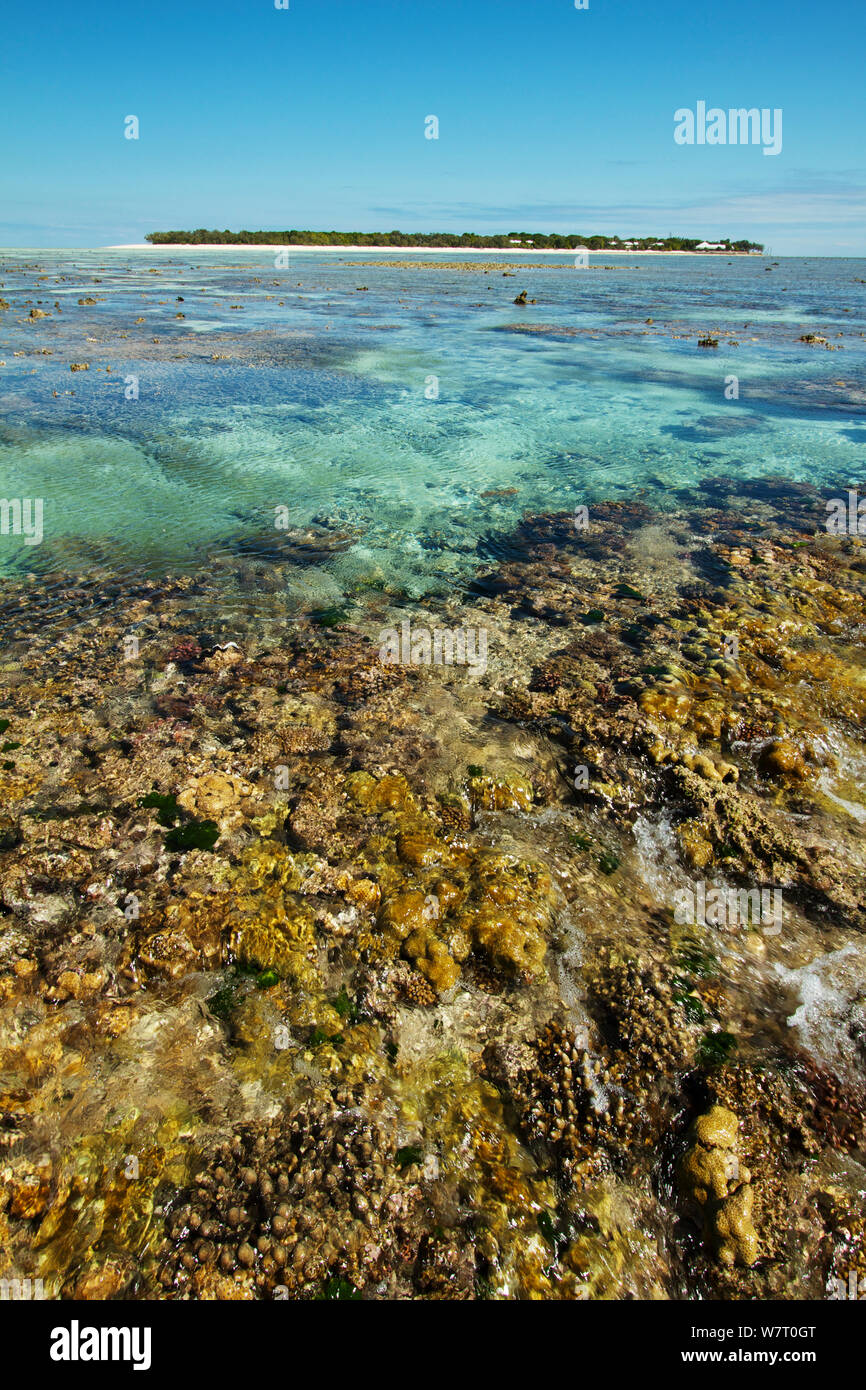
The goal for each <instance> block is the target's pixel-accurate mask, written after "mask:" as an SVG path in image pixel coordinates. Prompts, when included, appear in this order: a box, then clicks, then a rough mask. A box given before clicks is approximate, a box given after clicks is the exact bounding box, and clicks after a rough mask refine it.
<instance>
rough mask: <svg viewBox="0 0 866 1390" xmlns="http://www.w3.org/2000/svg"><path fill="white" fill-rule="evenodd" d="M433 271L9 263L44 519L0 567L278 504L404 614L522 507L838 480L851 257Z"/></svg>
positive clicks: (24, 449) (200, 551) (858, 337)
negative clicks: (739, 484)
mask: <svg viewBox="0 0 866 1390" xmlns="http://www.w3.org/2000/svg"><path fill="white" fill-rule="evenodd" d="M378 259H379V261H390V260H391V259H392V257H391V256H384V255H383V256H380V257H379V258H378ZM441 259H442V257H441V256H440V257H436V256H435V255H430V256H427V255H423V256H418V257H413V258H412V263H411V268H409V269H394V268H387V267H386V266H384V265H380V264H377V263H376V261H375V258H373V257H371V256H370V255H369V254H366V253H344V252H339V253H321V252H320V253H307V252H292V253H291V257H290V263H289V266H288V268H287V269H281V270H279V271H277V270H275V269H274V253H272V252H262V251H253V250H243V249H241V250H238V252H237V254H235V253H234V252H232V253H231V254H230V255H227V254H226V253H225V252H214V251H211V252H207V251H195V252H178V253H172V254H167V253H165V252H140V253H135V252H132V253H129V252H105V251H102V252H78V253H67V252H64V253H55V254H53V255H52V253H45V252H40V253H38V255H36V254H35V253H30V254H29V255H28V254H27V253H22V254H21V255H20V256H18V255H16V254H15V253H8V252H7V253H6V254H5V255H4V256H3V257H2V261H0V294H2V296H3V297H4V298H5V299H6V300H7V301H8V302H9V303H10V305H11V308H10V309H9V310H7V311H6V312H5V313H3V314H2V316H0V360H2V361H3V362H4V363H5V365H4V366H3V367H2V368H0V372H2V377H0V412H2V417H3V422H4V423H3V431H2V436H0V481H2V489H0V491H2V494H3V495H4V496H11V497H41V498H43V499H44V508H45V521H44V527H45V541H44V543H43V547H42V548H41V549H40V550H39V552H38V553H36V547H33V548H32V549H24V548H22V546H21V545H20V544H19V545H17V546H16V545H13V544H12V542H11V540H10V539H9V538H4V540H3V543H2V546H0V564H2V565H5V566H7V567H8V566H20V565H21V564H24V565H28V566H37V567H39V566H42V567H45V566H50V565H51V564H52V563H53V562H54V557H55V556H57V555H62V557H63V560H64V563H67V562H68V561H69V560H70V559H71V560H72V562H73V563H75V564H78V565H81V566H84V567H86V565H87V564H88V561H89V560H91V559H92V558H93V557H94V556H103V557H105V558H110V560H111V563H112V564H113V566H114V567H115V568H118V569H123V568H124V567H125V566H127V565H128V566H129V567H130V568H131V569H136V568H137V567H139V566H144V567H145V569H147V570H148V572H150V573H158V572H159V571H160V569H161V568H162V567H172V568H175V567H177V566H178V565H183V564H188V565H192V566H195V565H198V564H201V563H202V561H205V562H206V561H207V559H208V558H209V557H213V556H214V555H216V556H219V555H221V554H225V553H226V552H227V550H230V549H231V547H232V545H233V544H235V543H240V544H241V545H243V542H244V539H245V538H248V537H249V536H250V535H251V534H258V533H265V534H266V533H268V532H269V531H271V530H272V529H273V524H274V518H275V509H276V508H278V507H285V508H287V509H288V515H289V517H290V522H291V525H292V526H305V525H308V524H309V523H311V522H314V521H318V522H324V523H326V524H328V525H330V526H334V525H338V526H342V527H345V526H349V527H352V528H353V529H354V530H355V531H356V532H357V535H356V538H355V541H354V544H353V546H352V548H351V549H350V551H349V553H348V555H347V556H346V557H344V558H343V560H342V561H341V563H340V564H339V565H338V566H336V573H337V576H338V579H339V578H346V577H351V578H357V577H364V576H367V577H371V578H374V579H380V578H382V577H383V576H384V579H385V580H386V581H387V582H388V583H389V584H394V585H397V586H401V587H406V588H407V589H408V591H409V592H414V593H420V592H423V591H424V590H425V589H427V588H429V587H431V586H432V587H434V588H435V587H438V588H440V589H441V588H445V587H450V586H452V585H453V584H455V583H458V584H459V583H460V582H462V580H463V578H464V577H465V575H466V574H467V572H468V570H469V569H471V567H472V565H473V563H474V559H475V552H476V548H477V546H478V544H479V541H480V540H483V538H484V537H486V536H488V535H489V534H490V533H496V532H501V531H504V530H507V529H508V528H509V527H510V526H511V525H512V524H513V523H514V521H515V520H516V519H518V518H519V517H520V516H521V515H522V514H523V512H524V511H525V510H527V509H535V510H564V509H573V508H574V507H575V506H577V505H580V504H581V503H589V502H592V501H594V500H599V499H600V498H624V499H631V500H634V499H637V498H645V499H646V500H648V501H650V502H652V503H653V505H661V506H666V505H671V502H672V500H673V496H674V494H675V493H676V491H677V490H678V489H682V488H689V489H697V491H698V494H700V488H701V484H702V482H703V481H704V480H705V479H707V478H711V477H714V476H724V477H726V478H728V479H731V480H737V479H755V478H761V477H766V476H769V475H773V474H781V475H784V476H786V477H789V478H794V479H801V480H808V481H809V482H812V483H815V484H817V485H818V486H819V487H823V486H826V487H828V488H829V489H831V490H833V491H835V492H838V489H839V488H840V487H842V486H844V485H845V484H846V483H848V482H849V481H850V480H851V479H853V478H856V476H858V475H859V471H860V466H861V462H862V457H863V455H862V444H863V442H864V440H866V426H864V423H863V417H864V410H866V336H864V335H866V284H864V283H861V281H863V280H866V262H864V261H855V260H827V261H823V260H799V259H787V260H783V261H780V262H770V261H768V260H767V259H766V258H764V257H741V258H735V259H733V260H732V261H726V260H723V259H716V258H701V259H695V258H688V257H670V258H666V259H664V260H658V261H654V260H650V259H648V258H646V257H637V258H635V259H634V260H633V261H629V260H628V259H627V258H625V257H619V258H616V257H615V258H609V259H608V261H605V259H604V257H603V256H602V255H600V254H599V255H597V256H595V255H594V256H592V257H591V258H590V268H589V269H587V270H576V269H575V268H574V267H573V265H572V263H571V261H570V259H569V258H568V257H562V256H547V257H544V256H535V255H533V256H529V257H527V258H525V259H526V260H527V261H528V263H529V265H530V266H532V267H536V266H538V265H541V266H543V268H541V269H537V268H532V269H529V268H527V269H525V270H523V269H521V270H516V271H509V272H508V273H509V274H511V275H513V276H514V278H508V279H506V278H503V271H502V270H501V269H498V268H493V269H491V270H489V271H482V270H480V269H479V266H478V261H479V258H478V257H472V256H463V257H462V258H457V261H458V264H461V263H462V265H463V266H464V267H468V268H464V269H459V270H457V269H455V270H436V269H430V268H427V267H426V265H425V263H426V262H430V261H433V262H436V261H437V260H441ZM454 259H455V258H454V257H453V256H451V257H449V260H450V261H452V262H453V261H454ZM611 260H613V261H615V262H616V264H613V265H611V266H610V268H605V267H606V266H608V265H610V262H611ZM353 261H354V262H356V263H359V264H355V265H353V264H352V262H353ZM371 261H373V262H374V263H373V264H369V262H371ZM514 261H515V258H513V257H512V258H511V259H510V261H509V260H508V259H506V261H505V263H506V264H514ZM365 262H366V263H365ZM517 263H518V264H519V263H520V262H519V261H518V262H517ZM483 264H484V265H489V264H491V262H489V261H488V259H487V258H486V257H485V258H483ZM360 286H366V287H367V288H366V289H365V290H360V289H359V288H358V287H360ZM522 289H528V291H529V295H530V298H534V299H536V300H537V303H536V304H534V305H532V304H530V305H527V306H526V307H523V308H518V307H517V306H515V305H514V304H512V300H513V299H514V298H515V296H516V294H517V292H518V291H519V290H522ZM178 296H181V297H182V301H183V302H182V303H181V302H179V299H178ZM85 297H95V298H96V299H97V301H98V302H97V304H96V305H93V306H87V305H79V304H78V300H79V299H81V298H85ZM55 306H59V310H58V308H56V307H55ZM33 307H36V308H41V309H42V311H43V312H46V313H48V314H49V315H50V317H48V318H45V319H39V320H37V321H35V322H30V321H28V317H27V316H28V314H29V312H30V309H31V308H33ZM181 313H182V314H184V315H185V316H186V317H185V318H183V319H180V318H178V317H176V315H178V314H181ZM138 319H141V320H142V322H140V323H138V322H136V320H138ZM649 320H651V322H648V321H649ZM527 329H530V330H532V331H526V330H527ZM807 333H819V334H822V335H824V336H825V337H826V339H827V340H828V342H829V343H830V344H831V345H832V346H834V347H836V348H838V349H839V350H838V351H834V352H829V351H827V350H826V349H825V348H824V347H822V346H820V345H817V346H810V345H806V344H803V343H801V342H799V341H798V339H799V338H800V336H801V335H804V334H807ZM705 334H709V335H711V336H712V337H717V338H718V340H719V346H718V348H717V349H702V348H700V347H698V345H697V341H698V338H699V337H700V336H701V335H705ZM154 339H158V341H154ZM734 342H736V346H734V345H733V343H734ZM43 349H48V351H49V352H50V353H51V354H52V355H51V356H43V355H41V354H42V350H43ZM16 353H17V354H21V355H18V356H16V355H15V354H16ZM214 357H216V358H217V360H212V359H213V358H214ZM73 362H87V363H89V370H88V371H86V372H85V371H79V372H74V373H71V372H70V370H69V368H70V364H71V363H73ZM108 368H110V372H109V371H107V370H106V369H108ZM732 375H734V376H736V377H737V378H738V390H739V398H738V399H736V400H733V399H732V400H727V399H726V398H725V389H726V380H727V379H728V378H730V377H731V376H732ZM133 378H134V379H135V380H134V382H133ZM728 389H729V390H730V389H731V388H730V384H729V385H728ZM133 390H135V391H136V392H137V398H136V399H127V396H128V395H129V394H130V392H131V391H133ZM55 393H56V394H55Z"/></svg>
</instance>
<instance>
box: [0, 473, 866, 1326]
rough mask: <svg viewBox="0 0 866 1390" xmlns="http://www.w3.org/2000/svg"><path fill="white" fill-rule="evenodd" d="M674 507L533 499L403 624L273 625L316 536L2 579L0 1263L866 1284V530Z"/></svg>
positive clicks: (161, 1281) (369, 589) (193, 1271)
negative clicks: (537, 508)
mask: <svg viewBox="0 0 866 1390" xmlns="http://www.w3.org/2000/svg"><path fill="white" fill-rule="evenodd" d="M674 502H675V505H673V506H672V507H670V508H669V509H668V510H666V511H665V512H663V513H662V512H657V511H653V510H651V509H650V507H649V506H647V505H644V504H643V503H642V502H635V501H630V502H623V501H614V502H609V503H602V502H599V503H597V504H595V505H593V506H592V507H591V508H589V509H588V511H587V515H586V516H585V517H581V518H580V519H579V522H578V520H577V519H576V516H575V515H573V514H572V513H562V512H553V513H542V512H536V513H529V514H527V515H526V516H524V518H523V519H522V521H520V522H519V523H518V524H517V525H516V526H515V527H514V528H512V529H511V530H510V531H509V532H508V533H507V534H503V535H500V536H497V537H489V538H488V539H487V542H486V551H487V554H486V557H485V556H484V554H483V553H482V555H481V557H480V559H479V562H478V563H477V566H476V569H475V572H474V574H473V575H472V576H471V580H470V582H468V583H467V584H466V585H465V586H464V587H463V588H461V589H460V590H457V589H454V591H453V592H451V593H450V594H447V595H444V596H429V595H428V597H427V598H426V600H425V601H424V603H423V605H422V604H421V603H420V602H419V601H418V600H417V599H415V600H413V599H410V598H409V597H407V596H406V595H405V594H401V593H399V592H394V591H389V590H388V589H387V587H385V586H380V587H376V586H375V585H371V584H369V583H366V584H360V583H359V584H358V586H357V587H356V588H355V589H354V590H353V591H351V592H349V591H348V590H347V591H346V592H345V593H344V595H343V598H342V599H341V600H340V601H339V602H335V603H334V604H333V605H332V606H330V607H325V608H323V607H319V608H315V607H307V608H306V609H302V610H301V611H299V610H298V606H297V602H296V601H293V602H292V603H289V602H288V601H287V598H286V594H287V593H290V592H291V593H297V585H296V584H294V583H293V577H295V578H296V577H297V575H298V574H301V573H303V571H304V569H305V567H306V566H309V565H311V564H313V563H314V564H316V565H321V564H327V562H328V558H329V556H333V555H334V554H339V553H342V552H343V551H344V550H345V547H346V545H347V544H348V539H347V537H346V536H345V535H340V534H338V533H335V532H334V531H330V532H329V531H326V530H322V531H320V532H315V531H313V530H309V531H307V532H304V533H303V534H297V535H293V536H290V537H288V538H287V539H286V541H285V545H284V546H283V548H282V549H280V548H279V547H277V548H276V549H275V547H276V542H274V541H269V542H268V545H267V546H265V545H264V543H263V544H262V547H261V549H260V553H259V554H256V553H255V551H254V549H253V548H251V547H249V546H247V547H246V548H245V551H246V553H245V554H243V555H237V556H235V557H234V558H232V557H225V556H223V557H222V558H221V563H220V565H219V566H218V567H212V568H210V569H208V568H206V567H205V566H202V567H200V569H198V570H195V569H193V570H192V571H189V570H188V571H187V572H184V573H178V574H176V575H175V576H173V577H172V576H169V577H160V578H154V577H153V576H152V575H148V574H146V573H142V574H141V575H140V576H139V577H138V578H137V579H135V578H133V577H131V575H130V573H129V572H126V573H124V575H123V578H122V581H121V580H119V579H117V577H116V576H113V575H112V572H111V571H110V570H109V569H107V568H104V567H103V568H102V569H93V570H91V571H90V572H89V573H87V574H83V573H82V572H81V571H80V570H77V571H73V570H72V569H69V570H67V569H64V568H63V566H62V564H61V563H60V562H59V561H57V560H53V563H54V564H55V565H56V567H55V568H53V569H51V568H49V567H47V566H46V564H45V563H43V564H42V565H41V567H40V569H39V570H38V571H33V572H32V573H31V574H30V575H27V576H23V577H21V576H18V577H16V576H13V577H10V578H9V579H7V580H6V581H4V583H3V586H2V589H0V619H2V629H3V646H2V651H0V730H2V762H0V798H2V804H3V811H2V816H0V1143H2V1153H0V1170H2V1175H3V1184H2V1189H0V1193H2V1195H0V1251H2V1253H0V1277H4V1278H7V1277H19V1278H20V1277H31V1278H41V1279H42V1280H43V1282H44V1286H45V1290H46V1293H47V1294H48V1295H49V1296H58V1295H59V1296H61V1297H76V1298H90V1299H104V1298H120V1299H131V1298H135V1299H256V1298H273V1297H288V1298H293V1299H295V1298H300V1299H309V1298H334V1299H341V1298H365V1299H383V1298H396V1299H473V1298H490V1299H630V1298H642V1299H680V1298H698V1297H703V1298H712V1297H715V1298H732V1299H756V1298H760V1299H766V1298H782V1299H811V1298H823V1297H826V1296H827V1294H828V1291H829V1290H832V1288H834V1287H835V1284H834V1282H833V1281H835V1280H837V1279H842V1280H847V1279H848V1278H849V1275H850V1272H851V1271H852V1270H854V1271H856V1272H857V1274H858V1275H859V1276H861V1277H862V1276H866V1223H864V1217H863V1210H864V1208H863V1195H864V1191H866V1129H864V1080H866V1012H864V996H863V978H864V965H866V946H864V942H863V930H864V925H866V915H864V906H863V904H864V888H866V847H864V841H863V834H862V830H863V822H864V819H866V798H864V794H863V773H864V769H866V661H864V643H863V611H864V592H866V549H864V546H863V542H862V540H861V539H860V537H859V535H857V534H854V535H844V534H843V535H832V534H828V532H827V530H826V527H825V526H824V516H825V508H824V501H823V497H822V496H821V494H819V492H818V491H817V490H816V489H814V488H812V487H811V486H809V485H808V484H805V483H788V482H784V481H781V480H780V481H778V482H771V483H770V484H766V483H764V484H761V485H760V486H758V485H757V484H756V485H754V486H751V487H750V485H749V484H748V483H741V484H738V485H737V487H736V488H735V486H734V484H732V483H724V482H722V481H719V480H715V481H714V482H710V483H708V484H705V485H704V487H703V489H702V493H701V498H700V500H698V499H697V497H696V496H695V495H691V494H689V493H688V491H687V490H686V489H683V490H682V491H681V493H680V494H679V495H678V496H677V497H676V498H675V499H674ZM482 549H483V548H482ZM406 622H408V623H409V624H410V629H411V628H414V630H415V633H416V637H417V635H418V633H419V631H421V632H422V633H423V632H425V631H433V630H435V631H446V632H450V633H452V634H454V633H469V632H472V633H476V634H477V633H480V632H482V631H483V632H484V633H485V648H484V650H485V661H484V663H483V668H479V667H476V669H475V670H474V671H471V670H470V668H469V666H468V665H465V664H464V665H461V664H458V663H454V664H447V663H446V662H443V663H441V664H435V663H434V662H433V661H431V660H430V659H429V657H428V658H427V659H426V660H425V659H424V657H423V652H424V646H423V643H422V644H421V645H420V646H419V647H417V648H414V649H413V648H410V658H409V660H408V661H406V662H403V661H390V662H389V661H385V660H383V658H382V638H381V634H382V633H383V632H384V631H400V630H401V628H402V624H403V623H406ZM412 650H415V651H416V653H421V655H419V656H418V659H417V660H415V661H413V660H412V657H411V652H412ZM762 892H766V893H772V894H777V895H778V897H774V898H773V900H772V901H773V908H774V910H773V913H772V914H771V915H770V916H767V915H766V914H765V913H764V912H763V910H762V909H763V899H761V897H760V894H761V893H762ZM756 893H757V894H758V897H757V898H755V896H754V895H755V894H756ZM698 902H700V904H701V908H700V910H697V904H698ZM710 903H712V910H711V909H710V907H709V906H708V905H709V904H710ZM689 905H691V908H690V907H689ZM732 907H733V910H731V909H732Z"/></svg>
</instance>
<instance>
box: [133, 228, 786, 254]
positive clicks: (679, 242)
mask: <svg viewBox="0 0 866 1390" xmlns="http://www.w3.org/2000/svg"><path fill="white" fill-rule="evenodd" d="M146 240H147V241H149V242H151V244H152V245H154V246H173V245H180V244H183V245H191V246H428V247H431V248H436V247H443V246H457V247H460V248H461V249H464V248H465V249H467V250H472V249H474V248H476V247H477V248H478V249H479V250H492V249H495V250H510V249H512V248H513V247H515V246H523V247H526V248H527V249H529V248H531V249H532V250H534V251H568V250H577V249H578V248H583V247H585V248H586V249H587V250H588V251H698V250H714V251H722V252H730V253H735V252H737V253H743V252H747V251H763V249H764V247H763V244H762V243H761V242H758V241H745V240H741V241H731V239H730V238H729V237H722V238H720V239H719V240H718V241H715V242H708V241H705V240H704V239H703V238H701V237H682V236H668V237H654V236H649V237H628V238H621V237H618V236H579V235H578V234H577V233H571V234H569V235H568V236H561V235H559V234H558V233H556V232H551V233H546V232H508V233H505V234H502V235H499V234H496V235H493V236H485V235H483V234H481V235H479V234H478V233H477V232H462V233H459V232H304V231H297V230H295V229H292V231H289V232H249V231H241V232H230V231H228V230H226V231H223V232H219V231H207V230H206V229H205V228H204V227H199V228H197V230H196V231H194V232H148V234H147V237H146Z"/></svg>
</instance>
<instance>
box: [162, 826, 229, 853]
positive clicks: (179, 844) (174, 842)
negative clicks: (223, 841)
mask: <svg viewBox="0 0 866 1390" xmlns="http://www.w3.org/2000/svg"><path fill="white" fill-rule="evenodd" d="M219 836H220V829H219V826H218V825H217V823H216V821H212V820H201V821H196V820H192V821H187V822H186V824H184V825H178V826H175V828H174V830H170V831H169V832H168V834H167V835H166V837H165V847H166V849H172V850H179V851H181V852H185V851H187V850H192V849H203V850H212V849H213V847H214V845H215V844H216V842H217V840H218V839H219Z"/></svg>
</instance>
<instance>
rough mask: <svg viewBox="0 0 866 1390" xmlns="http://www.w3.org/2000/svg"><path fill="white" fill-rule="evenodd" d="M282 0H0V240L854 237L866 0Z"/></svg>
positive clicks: (845, 248) (853, 242) (794, 243)
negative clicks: (725, 128)
mask: <svg viewBox="0 0 866 1390" xmlns="http://www.w3.org/2000/svg"><path fill="white" fill-rule="evenodd" d="M289 3H290V8H289V9H288V10H277V9H276V8H275V5H274V0H173V3H167V0H146V2H145V0H122V3H121V2H118V3H113V4H112V3H109V2H108V0H102V3H98V4H97V3H87V0H77V3H75V4H71V3H61V2H60V0H43V3H41V4H39V5H38V7H34V5H33V4H32V0H30V2H29V3H24V0H6V4H5V6H4V20H3V32H2V44H0V90H2V93H3V117H2V124H0V244H2V245H5V246H99V245H106V244H111V243H125V242H138V241H141V240H142V239H143V237H144V234H145V233H146V232H148V231H152V230H157V229H167V228H187V227H196V226H206V227H231V228H240V227H248V228H289V227H310V228H331V227H336V228H340V229H346V230H349V229H354V230H361V231H373V230H389V229H391V228H400V229H402V230H407V231H412V230H419V231H429V230H455V231H521V230H543V231H561V232H568V231H578V232H583V233H586V234H589V233H592V232H596V231H599V232H608V233H614V232H616V233H619V234H620V235H622V236H628V235H632V234H647V235H648V234H650V233H658V234H659V235H668V234H671V233H682V234H684V235H694V234H702V235H707V236H711V237H714V236H722V235H729V236H731V237H735V238H736V237H743V236H745V237H749V238H752V239H754V240H758V241H763V242H765V243H767V244H768V245H769V246H770V247H772V249H773V251H774V252H776V253H777V254H798V253H816V254H827V255H864V254H866V154H864V141H863V130H864V115H866V95H864V92H866V83H864V81H863V52H864V40H866V4H864V0H837V3H836V4H835V5H833V6H832V7H831V6H829V5H827V6H823V7H822V6H818V5H815V4H814V3H813V2H812V0H809V2H808V3H807V0H725V3H724V4H717V3H716V4H714V3H700V0H692V3H684V2H683V0H655V3H653V0H589V7H588V9H586V10H576V9H575V6H574V0H289ZM698 101H706V103H707V105H708V106H719V107H721V108H723V109H727V108H729V107H740V106H746V107H752V106H756V107H761V108H763V107H768V108H781V109H782V111H783V144H782V151H781V153H780V154H779V155H777V156H767V155H764V154H763V152H762V149H761V148H760V147H759V146H758V147H756V146H751V145H747V146H740V145H718V146H708V145H703V146H698V145H694V146H678V145H676V144H675V142H674V139H673V130H674V112H675V110H677V109H678V108H680V107H690V108H692V109H694V108H695V107H696V104H697V102H698ZM128 115H136V116H137V117H138V118H139V121H140V138H139V139H138V140H137V141H134V140H127V139H125V138H124V118H125V117H126V116H128ZM428 115H436V116H437V117H438V118H439V122H440V127H439V139H438V140H427V139H425V138H424V120H425V117H426V116H428Z"/></svg>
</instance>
